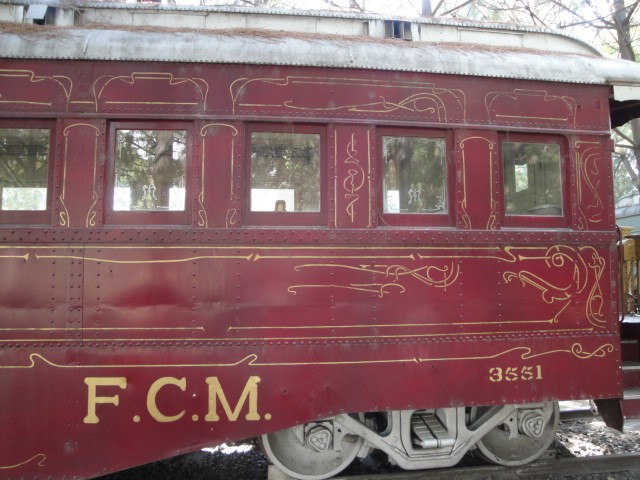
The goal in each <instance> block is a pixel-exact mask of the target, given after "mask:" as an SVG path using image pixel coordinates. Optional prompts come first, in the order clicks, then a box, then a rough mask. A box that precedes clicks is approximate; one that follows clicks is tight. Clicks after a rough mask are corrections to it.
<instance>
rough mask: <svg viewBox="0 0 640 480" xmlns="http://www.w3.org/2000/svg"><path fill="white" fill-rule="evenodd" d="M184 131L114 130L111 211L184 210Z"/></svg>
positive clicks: (185, 145) (185, 135) (185, 134)
mask: <svg viewBox="0 0 640 480" xmlns="http://www.w3.org/2000/svg"><path fill="white" fill-rule="evenodd" d="M186 147H187V132H186V131H185V130H117V132H116V155H115V157H116V158H115V163H116V171H115V183H114V191H113V210H116V211H145V212H148V211H184V210H185V198H186V190H185V167H186V158H187V155H186V150H187V149H186Z"/></svg>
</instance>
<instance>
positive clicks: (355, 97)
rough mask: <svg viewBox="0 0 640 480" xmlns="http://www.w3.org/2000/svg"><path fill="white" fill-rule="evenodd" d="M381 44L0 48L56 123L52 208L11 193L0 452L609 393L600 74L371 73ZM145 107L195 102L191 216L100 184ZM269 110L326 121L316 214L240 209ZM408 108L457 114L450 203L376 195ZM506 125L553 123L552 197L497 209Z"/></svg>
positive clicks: (135, 460)
mask: <svg viewBox="0 0 640 480" xmlns="http://www.w3.org/2000/svg"><path fill="white" fill-rule="evenodd" d="M120 34H121V35H122V36H121V37H119V38H120V41H125V39H126V41H127V42H131V41H132V39H133V38H135V37H132V36H130V35H129V33H127V32H119V33H117V35H120ZM97 35H98V37H100V32H97ZM156 35H158V34H157V33H150V34H149V35H148V36H146V37H145V45H147V46H149V48H152V44H154V43H156V39H157V38H158V37H157V36H156ZM180 35H182V34H180ZM184 35H185V36H184V37H181V38H183V39H189V38H195V37H194V36H189V35H192V34H184ZM74 38H75V37H74V34H72V33H71V34H70V35H69V37H67V38H63V39H61V42H62V44H64V43H65V42H67V41H71V43H73V40H74ZM84 38H85V39H86V40H88V43H87V44H86V45H85V46H86V48H87V52H89V51H90V50H91V48H93V47H92V46H91V42H92V40H91V36H90V35H89V36H88V37H84ZM113 38H115V37H113ZM103 39H104V38H101V41H102V40H103ZM236 40H237V41H236ZM245 40H246V41H247V42H254V43H253V45H254V47H255V45H256V43H255V39H250V38H249V39H245ZM245 40H243V39H241V38H231V37H229V38H228V39H227V40H225V41H223V40H222V39H221V42H223V43H224V42H226V41H228V42H230V43H232V44H233V49H230V50H229V51H228V52H233V51H236V52H239V50H235V49H236V48H242V47H243V45H244V44H243V42H244V41H245ZM42 41H43V43H42V45H43V46H44V49H46V48H47V47H46V46H47V45H49V46H51V45H52V44H50V43H48V42H49V41H50V40H49V39H46V38H45V39H43V40H42ZM287 42H293V43H290V48H292V49H293V50H295V51H298V49H299V48H301V47H303V44H305V42H307V41H306V40H300V39H294V40H290V41H289V40H287V41H280V40H278V41H274V42H272V43H273V45H281V44H286V43H287ZM322 42H324V41H321V42H320V43H315V42H309V43H307V44H305V45H306V46H305V47H304V48H307V47H313V48H314V52H315V47H317V46H318V45H320V46H321V47H322ZM176 43H180V42H176ZM258 43H259V44H260V45H261V46H262V47H264V48H265V49H267V50H266V52H265V51H263V53H262V54H263V55H272V54H273V53H274V52H273V51H271V50H269V49H270V48H271V47H270V46H269V45H270V43H269V42H258ZM166 44H167V43H166V41H165V42H164V45H166ZM4 45H6V44H4V43H3V48H4ZM326 46H328V47H330V49H333V51H334V52H337V50H336V49H337V46H338V44H337V43H331V42H329V43H326ZM189 47H190V48H191V47H193V49H194V50H197V48H198V46H197V45H195V44H194V45H191V44H190V45H189ZM353 47H354V49H356V50H357V48H360V47H358V46H357V45H355V44H354V45H353ZM7 48H8V49H9V50H8V51H10V49H11V48H13V47H10V46H9V47H7ZM39 48H41V47H40V46H37V47H36V49H39ZM73 48H74V49H75V48H79V49H81V48H82V47H78V46H76V45H74V46H73ZM128 48H129V50H130V51H131V52H133V51H134V50H135V51H136V52H143V51H145V50H144V49H142V48H141V47H140V45H134V44H129V47H128ZM288 48H289V47H288ZM322 48H323V47H322ZM367 48H368V50H369V53H368V57H367V59H365V58H364V57H363V58H362V59H361V60H358V61H356V62H354V63H353V64H352V66H353V67H358V66H360V67H362V68H361V69H359V68H345V69H335V68H321V67H319V66H315V67H296V66H287V67H283V66H277V65H273V64H277V63H279V62H278V61H277V60H275V61H271V60H270V62H271V63H272V65H248V64H242V65H229V64H218V63H213V64H203V63H186V62H185V61H184V60H181V63H177V62H176V61H172V62H168V63H142V62H133V61H109V62H107V61H93V60H87V61H59V60H57V61H50V60H45V59H40V60H37V61H36V60H29V59H21V60H9V59H6V58H5V59H3V60H2V70H0V95H1V97H0V98H2V102H0V116H1V118H0V122H4V123H3V125H4V124H7V125H9V124H10V125H15V124H16V123H17V122H25V121H27V120H29V119H40V120H43V119H49V120H50V121H51V125H52V126H51V129H52V136H53V138H54V142H53V146H52V150H53V151H52V153H51V161H52V162H53V167H52V172H53V174H52V183H51V186H50V188H51V189H52V191H53V195H52V197H53V198H52V201H51V202H50V204H49V205H48V210H46V211H45V212H43V214H42V216H41V221H40V223H39V224H33V223H29V224H20V222H19V219H18V220H16V219H15V218H14V217H7V216H5V212H0V222H2V223H3V225H2V227H1V228H0V242H1V244H0V268H1V270H0V272H1V273H0V275H1V278H2V281H1V282H0V306H1V307H0V383H1V385H2V388H0V405H2V406H3V409H2V413H1V414H0V429H1V430H2V431H7V432H25V434H24V435H23V436H22V437H21V441H20V442H16V441H14V439H13V438H12V435H5V436H3V439H2V440H0V467H1V468H0V475H1V476H3V477H7V478H10V477H16V476H18V477H35V476H39V477H42V476H44V475H49V476H52V477H56V478H60V477H63V476H65V475H66V476H71V475H78V476H95V475H98V474H100V473H104V472H107V471H113V470H117V469H122V468H126V467H129V466H132V465H136V464H140V463H144V462H147V461H152V460H154V459H157V458H162V457H166V456H170V455H174V454H177V453H181V452H186V451H190V450H193V449H196V448H199V447H202V446H207V445H213V444H218V443H220V442H223V441H225V440H239V439H243V438H247V437H251V436H256V435H260V434H263V433H266V432H269V431H274V430H277V429H280V428H285V427H289V426H292V425H295V424H299V423H302V422H306V421H309V420H313V419H319V418H323V417H326V416H330V415H335V414H339V413H343V412H361V411H379V410H390V409H394V410H408V409H419V408H437V407H457V406H473V405H494V404H511V403H528V402H546V401H553V400H558V399H573V398H586V397H596V398H612V397H618V396H619V395H620V393H621V390H622V385H621V374H620V346H619V331H618V317H617V310H618V294H617V292H618V285H617V281H618V257H617V252H616V250H615V241H616V236H615V233H614V219H613V205H612V194H611V178H612V173H611V163H610V159H609V150H610V148H611V147H610V140H609V110H608V95H609V93H610V89H609V87H607V86H603V85H595V86H593V85H579V84H571V83H566V82H565V83H551V82H549V83H545V82H541V81H532V80H530V77H531V75H529V74H524V75H521V78H520V79H519V80H513V79H506V78H486V76H487V75H486V72H484V73H482V74H481V75H482V77H483V78H476V77H471V76H457V75H443V74H434V73H409V72H404V73H402V72H390V71H379V70H374V69H375V68H377V67H376V64H375V63H374V64H373V65H369V66H365V64H366V62H367V61H370V60H371V61H373V60H372V58H373V57H372V56H373V54H372V53H371V49H370V45H368V46H367ZM387 48H396V47H394V46H387V45H381V46H380V48H379V49H378V48H377V47H376V53H375V55H376V56H378V57H381V56H383V55H384V51H385V49H387ZM434 48H435V47H434ZM347 50H348V49H347ZM19 51H20V50H14V54H16V55H17V54H19ZM207 51H208V52H209V53H207V55H209V54H211V55H214V54H213V53H211V52H214V51H216V49H212V48H211V45H210V44H209V46H208V49H207ZM328 51H329V50H327V52H328ZM344 51H345V49H342V50H341V51H340V52H339V54H340V55H342V54H344ZM39 52H40V53H38V52H32V54H33V55H38V54H43V55H44V57H45V58H49V57H50V55H49V53H50V52H49V53H45V52H43V51H39ZM77 52H78V55H81V57H82V58H91V56H92V55H94V54H85V53H82V52H81V51H80V50H77ZM287 52H289V50H287V49H285V50H281V51H280V53H279V54H282V55H285V54H286V53H287ZM121 53H122V51H119V50H117V49H114V51H113V55H119V54H121ZM175 53H176V52H173V53H172V52H171V51H170V52H167V54H166V55H167V56H168V55H172V54H175ZM99 54H100V55H104V50H102V51H101V52H99ZM227 54H228V53H227ZM485 54H486V55H488V56H490V57H492V58H493V60H492V61H494V62H497V61H498V55H497V54H493V53H490V52H485ZM54 55H57V54H54ZM85 55H88V56H87V57H85ZM109 55H111V54H108V55H107V56H106V57H104V56H102V57H100V58H108V57H109ZM136 55H137V57H136V58H138V57H139V56H140V55H138V54H137V53H136ZM154 55H155V53H154ZM95 56H96V57H97V56H98V53H97V51H96V53H95ZM307 57H308V55H307ZM446 57H447V55H446V54H445V55H443V58H446ZM165 58H167V57H165ZM192 58H193V57H192ZM274 58H277V57H274ZM280 58H282V62H283V63H288V62H289V63H291V58H289V59H287V58H285V57H284V56H283V57H280ZM318 58H321V53H320V52H319V57H318ZM453 58H454V55H453V50H451V51H450V56H449V59H450V60H453ZM455 58H457V60H456V62H457V63H459V64H460V65H463V64H466V65H467V67H465V68H463V69H462V71H465V72H467V73H472V72H476V73H478V72H479V71H478V70H477V69H478V68H480V67H476V66H473V65H472V63H471V62H467V60H468V58H467V57H465V55H464V52H460V51H459V50H458V51H457V53H456V57H455ZM526 58H527V57H526V56H523V60H522V61H523V62H524V61H526ZM241 59H244V60H245V61H248V60H247V57H246V56H240V55H238V57H237V58H232V57H229V58H228V59H227V60H228V61H234V62H236V61H237V62H239V61H241ZM173 60H176V59H173ZM227 60H216V62H218V61H222V62H226V61H227ZM405 60H407V62H408V64H407V65H404V66H403V68H402V69H403V70H406V69H411V65H410V64H411V60H410V59H405ZM414 60H415V61H416V62H417V61H418V56H416V58H415V59H414ZM253 61H255V62H257V63H262V62H263V61H264V57H261V58H260V59H258V58H257V57H256V58H255V59H254V60H253ZM394 61H396V60H392V61H391V63H390V65H389V68H388V70H393V69H394V68H396V67H394V65H393V62H394ZM397 61H398V62H399V63H401V62H400V60H397ZM403 62H404V61H403ZM501 62H504V58H502V60H501ZM399 63H398V65H399ZM339 64H341V61H340V60H338V61H337V62H335V61H334V62H333V63H331V65H339ZM487 65H490V64H485V65H484V68H487ZM420 68H423V69H424V67H420ZM489 68H490V67H489ZM566 70H567V68H566V66H565V68H564V71H565V72H566ZM457 71H458V70H456V72H457ZM513 73H514V75H515V70H514V72H513ZM505 75H506V74H505ZM532 75H533V74H532ZM545 75H546V74H545ZM507 76H508V75H507ZM533 76H534V77H535V75H533ZM537 78H538V79H541V78H542V76H541V75H540V74H537ZM589 81H590V80H587V83H588V82H589ZM600 81H602V82H603V83H606V80H603V79H600V80H598V82H600ZM141 119H144V120H145V121H147V123H148V124H153V125H157V124H158V123H162V122H165V123H164V124H165V125H168V126H169V127H171V126H172V125H175V124H177V123H180V125H188V127H185V128H186V129H187V130H188V131H189V137H188V138H189V139H190V140H189V141H190V147H189V150H188V152H189V154H188V155H189V162H190V163H189V165H190V166H189V170H188V172H189V174H190V175H189V180H188V183H189V184H188V187H187V192H188V196H189V198H188V200H187V202H186V205H187V206H188V208H187V209H186V210H185V212H184V215H182V216H180V217H178V218H180V220H181V221H182V223H180V224H174V223H171V224H169V223H166V224H158V222H157V221H156V219H157V217H155V218H154V216H153V215H148V214H144V213H143V214H141V215H139V216H137V217H135V218H136V220H137V222H136V224H132V223H131V222H129V223H127V224H124V223H122V222H120V221H119V220H120V219H122V218H123V217H122V216H118V212H113V211H111V207H110V205H109V202H108V201H107V199H108V198H109V197H108V195H109V194H108V192H109V189H110V188H112V186H113V185H112V180H110V179H111V177H112V174H111V173H110V170H109V169H110V168H112V165H113V158H112V152H113V149H114V148H115V146H114V139H113V138H112V137H113V130H114V128H115V127H114V125H115V124H117V125H126V124H127V122H136V123H135V124H136V125H139V124H140V123H141ZM272 124H277V125H289V126H290V125H302V126H303V128H313V129H316V130H320V129H322V130H323V134H322V138H323V141H324V146H323V148H324V150H323V151H324V152H326V154H325V155H324V158H323V163H322V165H323V167H322V168H324V171H323V173H322V177H321V178H323V179H324V185H323V186H322V187H321V189H322V190H321V194H322V196H323V202H324V203H322V205H323V206H324V209H323V211H322V212H320V215H319V217H320V218H321V222H318V223H317V224H314V225H312V226H309V225H299V224H296V222H295V221H294V220H287V217H283V220H282V221H279V222H277V223H274V224H272V225H268V226H265V225H258V224H257V223H256V222H254V223H251V222H250V219H251V216H250V215H247V212H246V211H247V209H248V198H249V187H248V186H247V179H248V178H249V173H248V170H247V169H248V167H247V164H248V153H247V152H248V151H249V150H248V143H249V139H248V138H247V135H246V132H247V131H251V129H252V128H257V126H264V125H272ZM169 127H167V128H169ZM171 128H172V127H171ZM394 129H396V130H397V131H398V132H404V131H407V130H412V131H420V130H424V131H426V130H434V129H436V130H438V131H439V132H446V133H445V134H443V135H445V137H446V138H447V142H448V143H447V162H448V165H449V167H448V168H450V169H451V172H452V175H451V176H450V177H451V178H450V179H449V181H450V184H449V192H450V195H451V201H450V204H449V208H450V211H449V212H447V215H446V216H443V217H442V218H440V219H438V220H437V221H434V220H433V219H432V218H431V217H430V216H424V217H413V218H411V219H406V220H396V222H395V223H396V224H393V225H390V222H391V223H393V222H392V221H391V220H389V221H387V220H386V219H385V214H384V213H381V211H382V206H381V198H382V197H381V193H380V192H381V188H382V180H381V174H380V172H381V168H382V158H381V156H382V153H381V147H380V143H379V136H380V132H382V131H383V132H389V131H394ZM515 134H519V135H520V136H521V137H522V136H524V135H525V134H526V135H529V136H530V137H536V136H537V137H536V138H549V137H553V138H554V139H557V140H558V142H559V143H562V145H563V152H565V154H564V155H563V161H562V164H563V175H564V178H565V181H564V183H563V185H562V189H563V193H562V195H563V208H564V213H563V215H562V216H561V217H557V218H554V217H534V216H525V218H523V219H520V223H517V222H516V223H517V224H514V221H513V220H512V219H509V218H508V217H509V215H507V214H506V213H505V211H504V210H505V208H504V207H503V203H504V202H503V192H502V179H501V176H500V175H501V173H500V168H501V160H500V141H501V139H502V138H507V137H508V136H509V135H515ZM527 138H529V137H527ZM110 182H111V183H110ZM388 217H389V216H388V215H387V216H386V218H388ZM127 218H128V219H129V218H130V217H127ZM289 218H291V217H289ZM405 218H406V217H405ZM127 221H129V220H127ZM510 222H511V223H510ZM42 432H46V434H42ZM123 432H131V433H132V434H131V435H128V436H126V437H124V438H123ZM141 438H144V441H139V439H141ZM133 439H135V440H133ZM105 459H107V460H105Z"/></svg>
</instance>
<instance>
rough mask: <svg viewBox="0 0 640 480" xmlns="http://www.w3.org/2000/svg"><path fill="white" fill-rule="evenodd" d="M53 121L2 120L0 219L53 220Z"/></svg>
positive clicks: (5, 221) (0, 133)
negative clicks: (51, 214) (51, 213)
mask: <svg viewBox="0 0 640 480" xmlns="http://www.w3.org/2000/svg"><path fill="white" fill-rule="evenodd" d="M52 132H53V124H52V122H49V121H46V120H43V121H40V120H37V121H18V120H15V121H13V120H12V121H3V122H0V222H2V223H5V224H6V223H13V224H46V223H50V221H51V217H50V212H51V210H50V207H51V199H52V188H51V184H52V183H51V182H52V178H51V175H52V174H51V172H52V162H51V161H50V158H51V157H52V150H53V144H52V137H53V133H52Z"/></svg>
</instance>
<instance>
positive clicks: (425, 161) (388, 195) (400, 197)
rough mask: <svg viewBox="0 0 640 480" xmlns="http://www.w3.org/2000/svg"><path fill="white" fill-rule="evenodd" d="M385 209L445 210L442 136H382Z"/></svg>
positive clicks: (386, 210) (445, 187) (399, 211)
mask: <svg viewBox="0 0 640 480" xmlns="http://www.w3.org/2000/svg"><path fill="white" fill-rule="evenodd" d="M382 154H383V159H384V166H383V169H384V212H385V213H445V212H446V211H447V186H446V183H447V182H446V180H447V174H446V147H445V140H444V139H443V138H421V137H382Z"/></svg>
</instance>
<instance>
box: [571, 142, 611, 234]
mask: <svg viewBox="0 0 640 480" xmlns="http://www.w3.org/2000/svg"><path fill="white" fill-rule="evenodd" d="M582 145H591V146H587V147H586V148H585V149H582V148H581V147H582ZM575 150H576V160H575V162H576V176H577V179H576V184H577V189H578V191H577V195H578V201H577V205H578V213H579V215H578V222H577V228H578V230H585V229H586V228H587V224H589V223H592V224H594V223H600V222H602V221H603V214H604V203H603V202H602V199H601V198H600V195H599V194H598V189H599V187H600V180H599V179H600V169H599V164H600V161H601V160H602V154H601V149H600V148H599V143H598V142H580V141H578V142H576V143H575ZM585 189H586V190H588V191H589V193H590V195H591V198H590V200H589V203H587V201H586V200H585V197H586V196H587V195H586V192H585Z"/></svg>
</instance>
